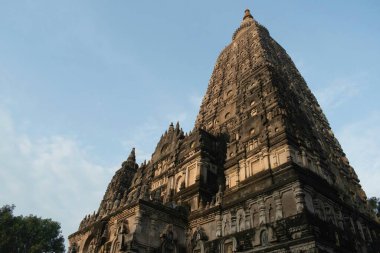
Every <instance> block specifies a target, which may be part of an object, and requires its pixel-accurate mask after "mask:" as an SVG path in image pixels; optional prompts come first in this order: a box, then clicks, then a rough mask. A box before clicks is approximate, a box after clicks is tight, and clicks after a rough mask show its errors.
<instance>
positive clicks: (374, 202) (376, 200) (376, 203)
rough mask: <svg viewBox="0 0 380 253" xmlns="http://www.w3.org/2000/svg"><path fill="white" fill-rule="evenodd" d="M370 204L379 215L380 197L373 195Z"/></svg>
mask: <svg viewBox="0 0 380 253" xmlns="http://www.w3.org/2000/svg"><path fill="white" fill-rule="evenodd" d="M368 205H369V206H370V208H371V209H372V210H373V211H374V213H375V214H376V215H377V216H380V198H376V197H372V198H370V199H369V200H368Z"/></svg>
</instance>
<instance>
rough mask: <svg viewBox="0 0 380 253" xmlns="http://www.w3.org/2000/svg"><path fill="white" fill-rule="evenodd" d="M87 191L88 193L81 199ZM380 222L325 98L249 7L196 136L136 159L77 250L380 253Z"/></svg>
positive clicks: (173, 133)
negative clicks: (323, 101) (315, 92)
mask: <svg viewBox="0 0 380 253" xmlns="http://www.w3.org/2000/svg"><path fill="white" fill-rule="evenodd" d="M78 194H79V193H78ZM379 228H380V227H379V224H378V221H377V220H376V218H375V216H374V214H373V213H371V211H370V209H369V208H368V206H367V201H366V196H365V193H364V191H363V190H362V188H361V186H360V184H359V179H358V177H357V175H356V174H355V171H354V169H353V168H352V167H351V166H350V164H349V162H348V159H347V158H346V156H345V154H344V152H343V150H342V148H341V146H340V145H339V142H338V141H337V139H336V138H335V136H334V134H333V132H332V131H331V128H330V126H329V123H328V121H327V119H326V117H325V115H324V114H323V112H322V110H321V108H320V106H319V104H318V102H317V100H316V98H315V97H314V95H313V94H312V93H311V91H310V90H309V88H308V87H307V85H306V83H305V81H304V79H303V78H302V76H301V75H300V73H299V72H298V70H297V69H296V67H295V65H294V63H293V62H292V60H291V59H290V57H289V56H288V55H287V53H286V51H285V50H284V49H283V48H282V47H281V46H280V45H279V44H277V43H276V42H275V41H274V40H273V39H272V38H271V37H270V35H269V32H268V31H267V30H266V29H265V28H264V27H263V26H262V25H260V24H259V23H258V22H257V21H255V20H254V18H253V17H252V16H251V14H250V13H249V11H248V10H247V11H246V12H245V15H244V18H243V21H242V23H241V25H240V27H239V28H238V29H237V30H236V31H235V33H234V34H233V38H232V42H231V44H229V45H228V46H227V47H226V48H225V49H224V50H223V51H222V52H221V53H220V56H219V57H218V59H217V61H216V64H215V68H214V71H213V73H212V76H211V79H210V82H209V85H208V88H207V92H206V94H205V96H204V98H203V101H202V105H201V108H200V111H199V114H198V117H197V120H196V122H195V127H194V129H193V130H192V131H191V132H190V133H184V132H183V131H182V129H181V128H180V126H179V124H177V125H176V126H174V125H173V124H171V125H170V126H169V129H168V130H167V131H166V132H165V133H164V134H163V135H162V137H161V139H160V141H159V143H158V144H157V147H156V149H155V151H154V153H153V154H152V158H151V159H150V160H149V161H148V162H146V163H143V164H141V165H140V166H138V165H137V164H136V161H135V153H134V150H132V152H131V155H130V156H129V158H128V159H127V161H125V162H124V163H123V164H122V166H121V168H120V169H119V170H118V171H117V172H116V174H115V176H114V177H113V179H112V181H111V182H110V184H109V186H108V188H107V190H106V193H105V195H104V198H103V200H102V201H101V203H100V206H99V209H98V210H97V211H96V212H94V213H93V214H92V215H88V216H86V217H85V218H84V219H83V221H82V222H81V224H80V226H79V229H78V231H77V232H75V233H74V234H72V235H70V237H69V241H70V248H69V251H70V252H85V253H87V252H102V253H114V252H139V253H141V252H164V253H169V252H170V253H181V252H187V253H190V252H193V253H195V252H196V253H206V252H209V253H211V252H218V253H219V252H220V253H222V252H223V253H227V252H228V253H229V252H297V253H298V252H380V251H379V249H380V246H379V245H380V244H379V237H380V229H379Z"/></svg>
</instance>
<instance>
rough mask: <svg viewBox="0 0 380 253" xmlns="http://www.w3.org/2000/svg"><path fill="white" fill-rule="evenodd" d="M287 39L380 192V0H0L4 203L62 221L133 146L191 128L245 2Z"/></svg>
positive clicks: (77, 213)
mask: <svg viewBox="0 0 380 253" xmlns="http://www.w3.org/2000/svg"><path fill="white" fill-rule="evenodd" d="M246 8H250V9H251V12H252V14H253V16H254V17H255V19H256V20H258V21H259V22H260V23H261V24H263V25H264V26H265V27H267V28H268V30H269V31H270V33H271V35H272V37H273V38H274V39H275V40H277V41H278V42H279V43H280V44H281V45H282V46H283V47H284V48H285V49H286V50H287V52H288V53H289V55H290V56H291V58H292V59H293V61H294V62H295V63H296V65H297V67H298V69H299V70H300V72H301V74H302V75H303V77H304V78H305V79H306V81H307V83H308V85H309V87H310V88H311V90H312V92H313V93H314V94H315V95H316V97H317V99H318V101H319V102H320V104H321V105H322V108H323V110H324V112H325V113H326V115H327V118H328V119H329V122H330V124H331V126H332V129H333V131H334V133H335V135H336V136H337V137H338V140H339V141H340V143H341V144H342V146H343V149H344V151H345V152H346V154H347V156H348V158H349V160H350V162H351V164H352V165H353V166H354V168H355V170H356V171H357V173H358V175H359V178H360V179H361V181H362V185H363V187H364V189H365V191H366V192H367V194H368V195H369V196H374V195H376V196H380V186H379V184H378V183H377V182H378V180H379V179H380V170H379V168H380V137H379V136H380V135H379V132H380V102H379V98H378V97H379V93H380V88H379V86H380V74H379V73H380V71H379V70H380V61H379V59H380V49H379V45H380V33H379V31H380V16H379V15H378V14H379V13H380V3H379V1H376V0H372V1H370V0H368V1H361V2H359V1H343V0H340V1H328V0H323V1H300V0H298V1H295V0H292V1H274V0H265V1H264V0H261V1H259V0H256V1H165V0H164V1H133V2H132V1H121V0H119V1H116V0H115V1H98V0H92V1H73V0H72V1H50V0H45V1H42V0H37V1H36V0H33V1H32V0H29V1H21V0H20V1H5V0H0V140H1V144H0V180H1V181H0V205H4V204H12V203H13V204H15V205H16V213H17V214H24V215H27V214H30V213H33V214H36V215H39V216H43V217H51V218H53V219H55V220H57V221H60V222H61V223H62V227H63V232H64V235H65V236H67V235H68V234H70V233H72V232H74V231H75V230H76V228H77V226H78V225H79V222H80V220H81V219H82V217H84V215H86V214H87V213H90V212H92V211H94V210H95V209H97V207H98V204H99V202H100V200H101V198H102V195H103V193H104V191H105V190H106V186H107V184H108V182H109V180H110V179H111V177H112V175H113V173H114V172H115V171H116V170H117V169H118V168H119V166H120V164H121V162H122V161H123V160H125V159H126V157H127V156H128V154H129V152H130V150H131V148H132V147H136V149H137V155H138V159H139V161H140V162H142V161H143V160H144V159H149V157H150V154H151V152H152V151H153V149H154V148H155V144H156V142H157V141H158V139H159V137H160V136H161V134H162V133H163V132H164V131H165V129H166V128H167V127H168V125H169V123H170V122H171V121H173V122H176V121H180V123H181V125H182V127H183V128H184V130H185V131H189V130H190V129H192V127H193V124H194V120H195V116H196V114H197V112H198V109H199V104H200V100H201V98H202V96H203V94H204V92H205V90H206V88H207V84H208V79H209V77H210V75H211V71H212V69H213V66H214V63H215V60H216V58H217V56H218V54H219V53H220V52H221V50H222V49H223V48H224V47H225V46H226V45H227V44H228V43H230V41H231V36H232V34H233V32H234V30H235V29H236V28H237V27H238V26H239V24H240V22H241V19H242V16H243V12H244V9H246Z"/></svg>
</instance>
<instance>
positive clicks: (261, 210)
mask: <svg viewBox="0 0 380 253" xmlns="http://www.w3.org/2000/svg"><path fill="white" fill-rule="evenodd" d="M265 223H266V217H265V204H264V200H263V199H260V200H259V224H260V225H261V224H265Z"/></svg>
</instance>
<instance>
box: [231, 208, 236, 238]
mask: <svg viewBox="0 0 380 253" xmlns="http://www.w3.org/2000/svg"><path fill="white" fill-rule="evenodd" d="M236 227H237V225H236V210H231V234H234V233H236V230H237V229H236Z"/></svg>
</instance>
